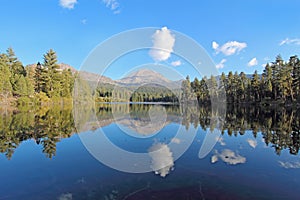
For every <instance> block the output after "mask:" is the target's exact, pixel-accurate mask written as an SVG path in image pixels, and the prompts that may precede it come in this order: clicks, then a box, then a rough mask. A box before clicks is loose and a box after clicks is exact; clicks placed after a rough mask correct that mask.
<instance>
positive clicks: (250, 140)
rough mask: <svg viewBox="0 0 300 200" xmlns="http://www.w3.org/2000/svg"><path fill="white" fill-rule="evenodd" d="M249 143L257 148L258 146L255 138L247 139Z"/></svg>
mask: <svg viewBox="0 0 300 200" xmlns="http://www.w3.org/2000/svg"><path fill="white" fill-rule="evenodd" d="M247 142H248V144H249V145H250V146H251V147H252V148H253V149H255V147H256V146H257V141H256V140H253V139H247Z"/></svg>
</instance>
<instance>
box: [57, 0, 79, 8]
mask: <svg viewBox="0 0 300 200" xmlns="http://www.w3.org/2000/svg"><path fill="white" fill-rule="evenodd" d="M76 3H77V0H59V5H60V6H61V7H63V8H67V9H73V8H74V6H75V4H76Z"/></svg>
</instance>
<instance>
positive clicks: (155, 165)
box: [149, 143, 174, 177]
mask: <svg viewBox="0 0 300 200" xmlns="http://www.w3.org/2000/svg"><path fill="white" fill-rule="evenodd" d="M149 155H150V157H151V159H152V162H151V168H152V169H153V171H154V172H155V174H159V175H160V176H161V177H165V176H166V175H168V174H169V173H170V170H173V166H174V158H173V153H172V152H171V150H170V148H169V147H168V145H166V144H163V143H158V144H155V145H153V146H152V147H151V148H150V149H149Z"/></svg>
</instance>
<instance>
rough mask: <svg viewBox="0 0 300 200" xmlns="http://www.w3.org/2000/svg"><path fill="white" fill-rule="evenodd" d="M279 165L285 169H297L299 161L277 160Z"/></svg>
mask: <svg viewBox="0 0 300 200" xmlns="http://www.w3.org/2000/svg"><path fill="white" fill-rule="evenodd" d="M278 162H279V165H280V166H281V167H283V168H286V169H299V168H300V162H299V161H298V162H282V161H278Z"/></svg>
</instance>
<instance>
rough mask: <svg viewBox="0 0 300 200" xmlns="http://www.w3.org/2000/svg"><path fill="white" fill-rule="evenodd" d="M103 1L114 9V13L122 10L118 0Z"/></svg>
mask: <svg viewBox="0 0 300 200" xmlns="http://www.w3.org/2000/svg"><path fill="white" fill-rule="evenodd" d="M102 2H103V3H104V4H105V6H106V7H107V8H109V9H110V10H112V11H113V13H114V14H119V13H120V12H121V10H120V4H119V2H118V1H117V0H102Z"/></svg>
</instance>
